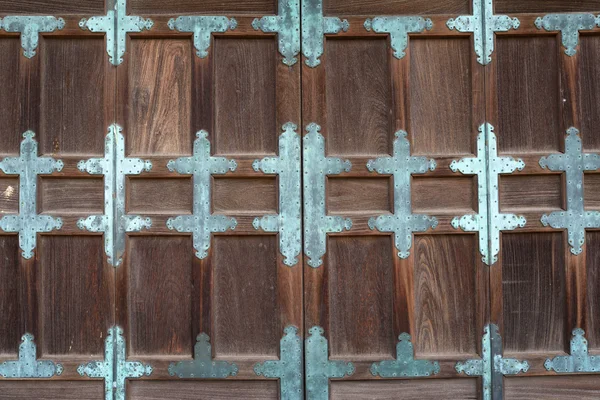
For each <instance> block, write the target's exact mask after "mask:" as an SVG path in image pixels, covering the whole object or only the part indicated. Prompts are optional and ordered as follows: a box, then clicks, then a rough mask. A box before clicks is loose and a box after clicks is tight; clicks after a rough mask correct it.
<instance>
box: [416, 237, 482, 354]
mask: <svg viewBox="0 0 600 400" xmlns="http://www.w3.org/2000/svg"><path fill="white" fill-rule="evenodd" d="M414 241H415V244H414V255H415V256H414V260H415V265H414V285H415V328H416V334H415V339H414V340H413V343H414V345H415V350H416V352H417V354H421V355H430V356H434V355H438V354H465V353H466V354H474V353H475V349H476V346H477V338H476V337H478V336H479V335H478V334H477V333H478V329H477V327H476V325H475V322H476V318H475V310H476V309H475V306H476V301H477V291H476V289H475V277H476V269H475V268H476V266H477V262H476V259H477V257H478V250H477V249H478V247H477V238H476V236H475V235H417V236H415V239H414Z"/></svg>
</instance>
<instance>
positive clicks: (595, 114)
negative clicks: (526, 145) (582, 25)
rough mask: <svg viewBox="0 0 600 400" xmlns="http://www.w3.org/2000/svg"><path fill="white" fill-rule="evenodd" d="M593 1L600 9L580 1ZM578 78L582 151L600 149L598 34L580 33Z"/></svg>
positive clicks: (599, 53)
mask: <svg viewBox="0 0 600 400" xmlns="http://www.w3.org/2000/svg"><path fill="white" fill-rule="evenodd" d="M592 2H593V3H595V5H596V9H600V4H598V2H597V1H588V2H581V3H592ZM578 55H579V58H580V62H579V64H578V65H579V79H578V80H577V85H578V88H577V89H578V91H579V104H580V107H581V120H580V121H581V136H582V140H583V151H585V152H591V151H596V152H598V151H600V135H599V134H598V126H600V110H599V109H598V104H599V103H600V80H599V79H598V76H600V65H599V64H598V62H597V60H598V58H600V37H599V36H598V35H589V36H588V35H582V36H580V38H579V50H578Z"/></svg>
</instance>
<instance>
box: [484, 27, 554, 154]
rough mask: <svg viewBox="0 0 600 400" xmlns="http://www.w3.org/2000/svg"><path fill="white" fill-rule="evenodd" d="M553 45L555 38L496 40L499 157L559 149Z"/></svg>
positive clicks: (500, 37) (506, 38)
mask: <svg viewBox="0 0 600 400" xmlns="http://www.w3.org/2000/svg"><path fill="white" fill-rule="evenodd" d="M557 40H558V39H557V36H531V37H529V36H510V37H507V36H498V37H497V38H496V51H495V55H494V57H495V58H496V59H497V60H499V62H498V63H497V65H496V69H497V77H496V79H497V81H496V85H497V96H498V100H497V102H498V126H497V127H496V135H497V136H498V151H499V152H507V153H510V152H523V153H524V152H558V151H559V150H560V149H561V144H562V143H563V140H564V139H563V138H564V132H565V130H564V129H562V120H561V109H560V108H559V105H560V104H561V98H560V97H559V96H560V95H559V78H560V76H559V69H558V68H559V58H558V54H559V53H558V50H557V46H558V44H557ZM509 60H510V61H509ZM500 61H501V62H500Z"/></svg>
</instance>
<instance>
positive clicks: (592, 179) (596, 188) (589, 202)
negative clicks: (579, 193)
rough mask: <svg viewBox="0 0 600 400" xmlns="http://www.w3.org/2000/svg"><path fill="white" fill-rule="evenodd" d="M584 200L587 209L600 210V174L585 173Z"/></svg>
mask: <svg viewBox="0 0 600 400" xmlns="http://www.w3.org/2000/svg"><path fill="white" fill-rule="evenodd" d="M583 200H584V203H583V204H584V206H585V208H586V209H588V210H600V174H585V175H584V177H583Z"/></svg>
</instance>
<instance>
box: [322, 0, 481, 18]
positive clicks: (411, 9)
mask: <svg viewBox="0 0 600 400" xmlns="http://www.w3.org/2000/svg"><path fill="white" fill-rule="evenodd" d="M323 3H324V4H323V8H324V12H325V14H328V15H335V16H337V15H350V14H359V15H360V14H363V15H378V14H396V15H407V14H418V15H422V14H461V13H468V12H469V5H470V4H469V1H468V0H448V1H427V0H324V1H323Z"/></svg>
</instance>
